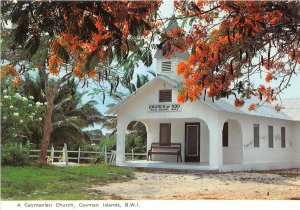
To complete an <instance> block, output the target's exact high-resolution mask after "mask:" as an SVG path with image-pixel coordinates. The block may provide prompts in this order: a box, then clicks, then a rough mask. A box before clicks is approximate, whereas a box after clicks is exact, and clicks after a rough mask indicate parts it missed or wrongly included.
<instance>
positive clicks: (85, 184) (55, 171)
mask: <svg viewBox="0 0 300 210" xmlns="http://www.w3.org/2000/svg"><path fill="white" fill-rule="evenodd" d="M132 178H133V173H132V171H131V170H129V169H127V168H121V167H113V166H106V165H99V166H97V165H94V166H92V165H88V166H75V167H54V166H51V167H36V166H28V167H2V168H1V198H2V199H3V200H90V199H93V200H100V199H103V198H102V197H103V195H101V193H100V192H93V191H92V190H90V189H89V188H91V187H92V186H93V185H105V184H107V183H109V182H122V181H128V180H130V179H132Z"/></svg>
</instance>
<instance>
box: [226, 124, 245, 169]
mask: <svg viewBox="0 0 300 210" xmlns="http://www.w3.org/2000/svg"><path fill="white" fill-rule="evenodd" d="M226 124H227V125H226ZM226 129H227V131H225V130H226ZM222 131H223V132H222V144H223V145H222V146H223V147H222V148H223V164H240V163H243V132H242V126H241V124H240V122H239V121H238V120H235V119H228V120H226V121H225V122H224V124H223V128H222ZM225 135H227V140H228V142H227V144H226V136H225ZM224 140H225V142H224ZM224 143H225V144H224Z"/></svg>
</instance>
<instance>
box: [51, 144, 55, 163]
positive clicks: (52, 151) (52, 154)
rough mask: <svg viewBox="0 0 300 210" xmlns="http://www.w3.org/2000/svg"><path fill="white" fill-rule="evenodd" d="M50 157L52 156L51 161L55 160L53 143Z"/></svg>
mask: <svg viewBox="0 0 300 210" xmlns="http://www.w3.org/2000/svg"><path fill="white" fill-rule="evenodd" d="M50 158H51V162H52V163H53V161H54V147H53V145H51V153H50Z"/></svg>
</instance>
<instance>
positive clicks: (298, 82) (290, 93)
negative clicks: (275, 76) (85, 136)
mask: <svg viewBox="0 0 300 210" xmlns="http://www.w3.org/2000/svg"><path fill="white" fill-rule="evenodd" d="M160 13H161V16H162V17H170V16H172V14H173V1H171V0H167V1H164V3H163V4H162V6H161V8H160ZM153 54H154V52H153ZM149 70H152V71H154V72H156V60H155V59H154V60H153V63H152V65H151V66H150V67H148V68H147V67H145V66H144V65H143V64H142V63H140V65H139V67H138V68H136V70H135V75H136V74H147V71H149ZM134 77H135V76H134ZM253 82H254V83H255V84H261V83H262V82H264V78H262V79H261V80H260V78H259V77H255V79H254V80H253ZM290 84H291V86H290V87H288V89H286V90H285V91H284V92H283V94H282V95H281V96H282V98H300V75H299V76H298V77H297V76H295V77H293V78H292V80H291V82H290ZM90 98H91V97H90V96H85V97H84V98H83V102H84V101H87V100H89V99H90ZM93 100H96V101H98V102H99V103H98V105H97V108H98V110H99V111H100V112H101V113H103V114H104V113H105V112H106V111H107V110H108V108H107V104H110V103H112V102H113V100H112V99H110V98H109V97H107V98H106V101H105V103H104V104H102V95H99V96H95V97H94V98H93ZM89 129H101V126H96V127H94V128H89ZM103 132H104V133H107V132H109V131H108V130H106V129H103Z"/></svg>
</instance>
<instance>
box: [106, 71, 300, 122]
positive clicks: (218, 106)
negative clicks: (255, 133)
mask: <svg viewBox="0 0 300 210" xmlns="http://www.w3.org/2000/svg"><path fill="white" fill-rule="evenodd" d="M158 80H163V81H165V82H167V83H169V84H170V85H173V86H178V85H179V84H180V83H179V82H178V81H176V80H173V79H171V78H169V77H168V76H165V75H158V76H157V77H155V78H154V79H152V80H151V81H149V82H148V83H146V84H145V85H143V86H142V87H141V88H139V89H138V90H137V91H136V92H134V93H132V94H131V95H129V96H128V97H127V98H126V99H125V100H123V101H121V102H120V103H118V104H117V105H115V106H114V107H112V108H111V109H109V110H108V111H107V112H106V114H115V113H116V111H117V110H118V109H119V108H120V107H122V106H123V105H125V104H126V103H127V102H128V101H129V100H132V98H133V97H134V96H135V95H137V94H140V93H141V92H143V91H144V90H145V89H147V88H148V87H150V86H152V84H154V83H155V82H156V81H158ZM199 100H200V101H202V102H203V103H205V104H207V105H209V106H210V107H212V108H213V109H215V110H217V111H221V112H230V113H236V114H246V115H252V116H259V117H269V118H276V119H283V120H291V121H294V120H298V121H299V120H300V114H297V115H296V114H295V115H296V116H297V117H291V116H292V115H293V114H294V112H298V113H300V99H295V100H294V101H290V102H288V103H287V104H288V105H289V107H293V105H294V104H295V103H297V104H298V105H297V107H298V109H297V110H295V109H294V108H286V111H287V112H290V114H286V113H285V112H284V111H280V112H277V111H276V110H275V108H274V106H273V105H272V104H264V105H263V106H261V107H259V108H258V109H256V110H252V111H248V107H249V105H250V104H251V103H258V102H259V101H258V99H257V98H251V99H248V100H246V101H245V104H244V106H243V107H242V108H237V107H235V105H234V96H231V97H229V98H228V99H227V98H221V99H219V100H215V101H214V102H213V101H212V100H211V98H209V97H206V99H205V100H204V97H203V96H202V97H201V98H200V99H199Z"/></svg>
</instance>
